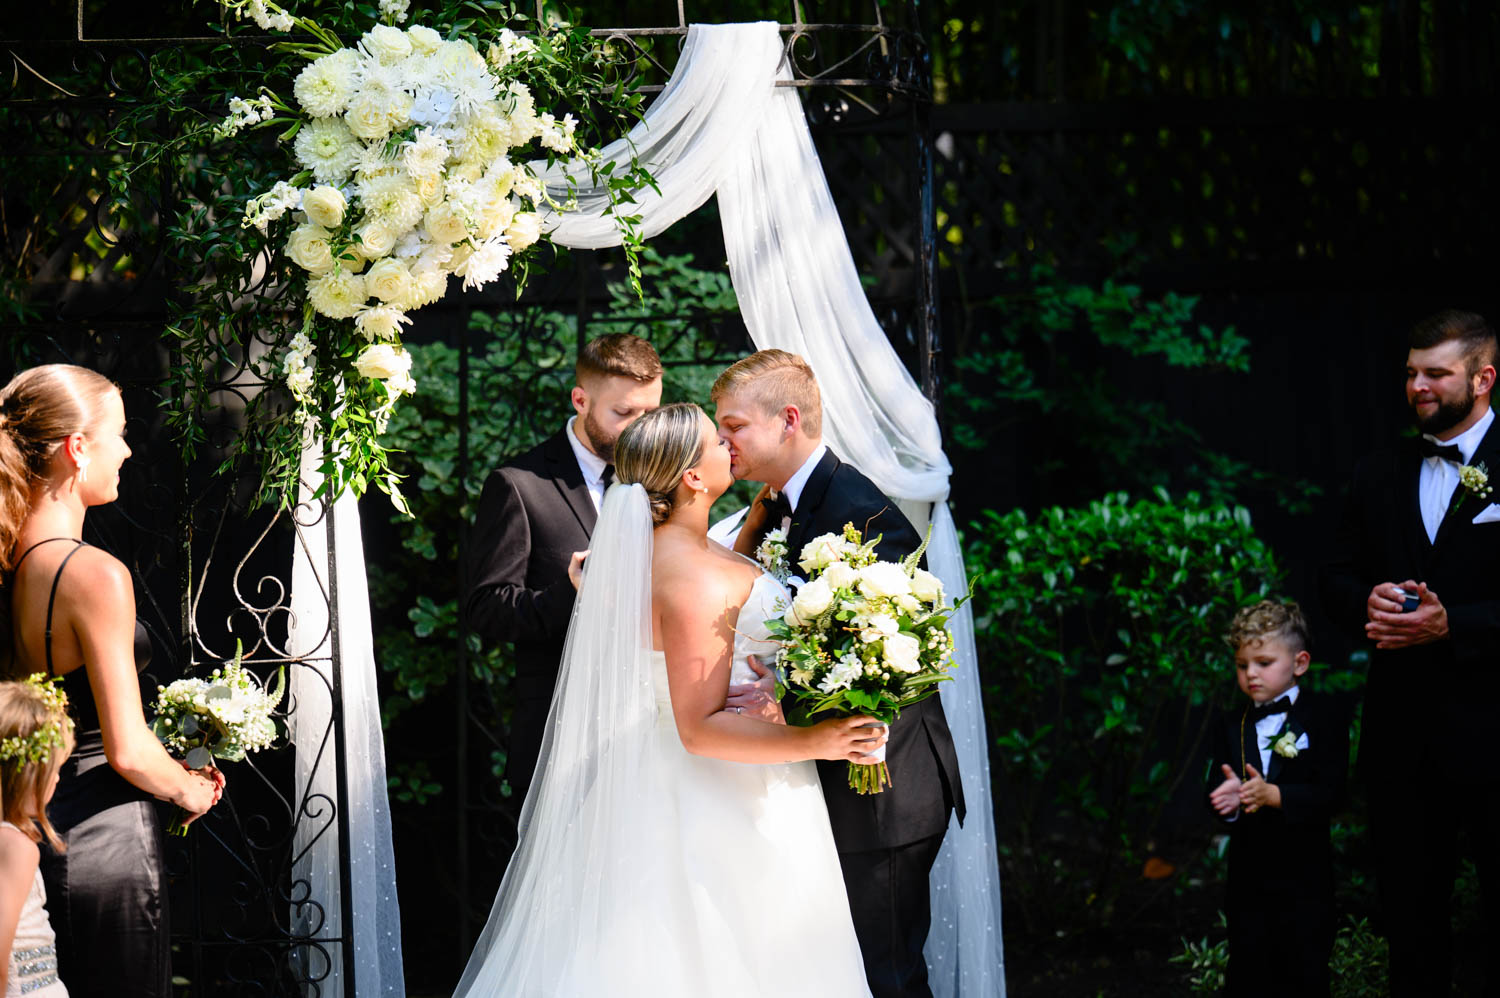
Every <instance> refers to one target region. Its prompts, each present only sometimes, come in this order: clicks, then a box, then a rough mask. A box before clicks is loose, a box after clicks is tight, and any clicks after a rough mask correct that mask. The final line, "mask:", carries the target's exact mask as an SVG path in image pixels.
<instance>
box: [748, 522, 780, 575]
mask: <svg viewBox="0 0 1500 998" xmlns="http://www.w3.org/2000/svg"><path fill="white" fill-rule="evenodd" d="M786 531H787V528H786V524H782V525H781V526H779V527H777V528H776V529H774V530H768V531H766V536H765V539H764V540H762V541H761V542H760V547H758V548H756V549H755V560H756V561H758V562H760V567H761V568H764V569H765V570H766V573H767V574H768V575H771V576H772V577H774V578H775V579H776V581H777V582H780V583H781V584H782V585H786V580H787V575H788V568H787V563H786Z"/></svg>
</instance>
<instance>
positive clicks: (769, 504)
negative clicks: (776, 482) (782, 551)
mask: <svg viewBox="0 0 1500 998" xmlns="http://www.w3.org/2000/svg"><path fill="white" fill-rule="evenodd" d="M760 504H761V505H762V506H763V507H765V510H766V524H767V527H768V528H769V529H771V530H775V529H776V528H777V527H779V526H781V521H782V520H783V519H786V518H787V517H790V516H791V515H792V504H791V503H790V502H788V501H787V498H786V493H785V492H778V493H776V494H775V495H774V496H766V497H765V498H764V499H762V500H761V501H760Z"/></svg>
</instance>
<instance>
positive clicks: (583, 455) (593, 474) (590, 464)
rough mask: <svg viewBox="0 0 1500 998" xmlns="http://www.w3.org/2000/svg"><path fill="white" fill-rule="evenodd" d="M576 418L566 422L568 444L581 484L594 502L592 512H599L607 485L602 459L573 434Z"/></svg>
mask: <svg viewBox="0 0 1500 998" xmlns="http://www.w3.org/2000/svg"><path fill="white" fill-rule="evenodd" d="M577 422H578V417H577V416H574V417H573V418H572V419H570V420H568V444H569V445H570V446H571V447H572V448H573V456H574V457H575V458H577V459H578V470H579V471H581V472H583V484H584V485H585V486H586V487H587V488H588V490H589V498H590V499H592V500H594V512H595V513H597V512H599V507H600V506H603V505H604V490H605V489H606V488H608V487H609V483H608V482H606V481H605V480H604V467H605V465H604V458H602V457H600V456H599V455H598V454H595V453H594V452H593V451H591V450H589V449H588V448H587V447H585V446H584V445H583V441H582V440H579V439H578V434H576V433H574V432H573V430H574V424H575V423H577Z"/></svg>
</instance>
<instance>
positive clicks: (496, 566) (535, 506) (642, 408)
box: [468, 333, 662, 797]
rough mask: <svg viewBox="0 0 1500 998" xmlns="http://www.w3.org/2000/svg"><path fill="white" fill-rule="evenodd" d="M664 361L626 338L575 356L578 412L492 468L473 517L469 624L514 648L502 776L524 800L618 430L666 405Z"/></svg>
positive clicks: (602, 341)
mask: <svg viewBox="0 0 1500 998" xmlns="http://www.w3.org/2000/svg"><path fill="white" fill-rule="evenodd" d="M661 373H662V368H661V360H660V359H659V358H658V357H657V356H656V351H655V350H654V349H652V347H651V344H649V343H647V342H646V341H645V340H643V339H640V338H639V337H636V336H631V335H629V334H628V333H614V334H611V335H609V336H601V337H599V338H598V339H596V340H593V341H591V342H589V343H587V344H585V345H584V346H583V348H582V349H581V350H579V352H578V364H577V366H576V368H575V371H574V374H575V380H576V382H577V383H576V384H575V385H574V387H573V390H572V401H573V411H574V415H573V416H572V418H570V419H569V420H568V423H567V425H566V426H565V427H563V428H562V429H560V430H558V432H557V433H555V434H553V435H552V436H550V437H548V438H547V439H546V440H544V441H542V442H541V443H540V444H538V445H537V446H536V447H535V448H533V449H532V450H529V451H527V452H526V453H525V454H522V455H521V456H520V457H517V458H515V459H514V460H512V461H510V462H509V463H508V464H506V465H504V466H503V467H501V468H499V469H497V470H496V471H492V472H491V473H490V476H489V478H488V479H487V480H486V481H485V483H484V491H483V493H482V494H481V495H480V498H479V509H478V512H477V513H476V514H475V517H474V533H473V539H472V543H471V545H470V550H471V555H470V558H471V566H472V571H471V572H470V579H471V583H470V586H471V588H470V589H469V593H468V611H469V623H470V625H471V626H472V627H473V628H474V630H475V631H477V632H478V633H479V634H480V636H482V637H483V638H484V639H485V640H486V641H490V642H499V641H510V642H514V645H515V652H516V699H515V706H514V709H513V710H512V712H511V735H510V751H509V756H508V761H507V763H506V770H505V775H506V779H508V780H509V781H510V784H511V786H512V787H513V788H514V789H515V791H516V793H517V794H518V795H520V796H521V797H524V796H525V794H526V790H527V788H528V787H529V786H530V785H531V775H532V771H533V770H534V769H535V768H536V761H537V755H538V753H539V752H540V751H541V746H542V735H543V729H544V725H545V723H546V720H547V710H548V707H549V706H550V705H551V702H552V687H553V685H554V684H555V683H556V680H557V667H558V662H559V660H560V659H561V658H562V652H563V640H564V639H565V638H566V637H567V633H568V619H569V617H570V615H571V614H572V611H573V597H574V594H575V593H576V591H577V588H578V579H579V571H580V568H581V566H582V563H583V556H584V554H585V553H586V552H585V549H586V548H588V546H589V535H590V534H592V533H593V530H594V523H595V521H596V520H597V519H598V516H599V505H600V503H601V502H603V500H604V490H605V488H606V487H607V486H608V484H609V480H610V478H611V477H612V476H613V473H614V466H613V461H614V454H615V441H616V440H618V439H619V437H620V431H622V430H623V429H625V427H627V426H629V425H630V424H631V423H632V422H634V421H635V420H637V419H639V418H640V417H641V416H642V415H644V414H645V413H647V412H649V411H650V410H652V409H655V408H656V407H657V406H658V405H660V404H661Z"/></svg>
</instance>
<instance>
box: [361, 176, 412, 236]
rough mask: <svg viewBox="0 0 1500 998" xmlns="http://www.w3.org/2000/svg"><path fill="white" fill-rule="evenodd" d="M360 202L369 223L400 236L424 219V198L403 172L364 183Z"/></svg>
mask: <svg viewBox="0 0 1500 998" xmlns="http://www.w3.org/2000/svg"><path fill="white" fill-rule="evenodd" d="M359 203H360V205H361V206H362V207H363V208H364V210H365V218H366V219H367V220H369V221H376V222H383V223H384V224H386V225H388V226H390V227H391V229H392V230H393V231H394V233H395V234H396V235H399V234H401V233H403V232H405V231H406V230H407V229H409V228H411V227H412V226H413V225H416V224H417V223H418V222H420V221H421V220H422V199H421V197H419V196H418V195H417V189H416V188H415V187H413V186H412V183H411V181H410V180H409V179H408V178H407V177H405V176H404V175H402V174H401V173H399V172H397V173H392V174H388V175H386V176H383V177H375V178H373V179H371V180H365V181H361V182H360V185H359ZM387 252H389V251H387Z"/></svg>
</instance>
